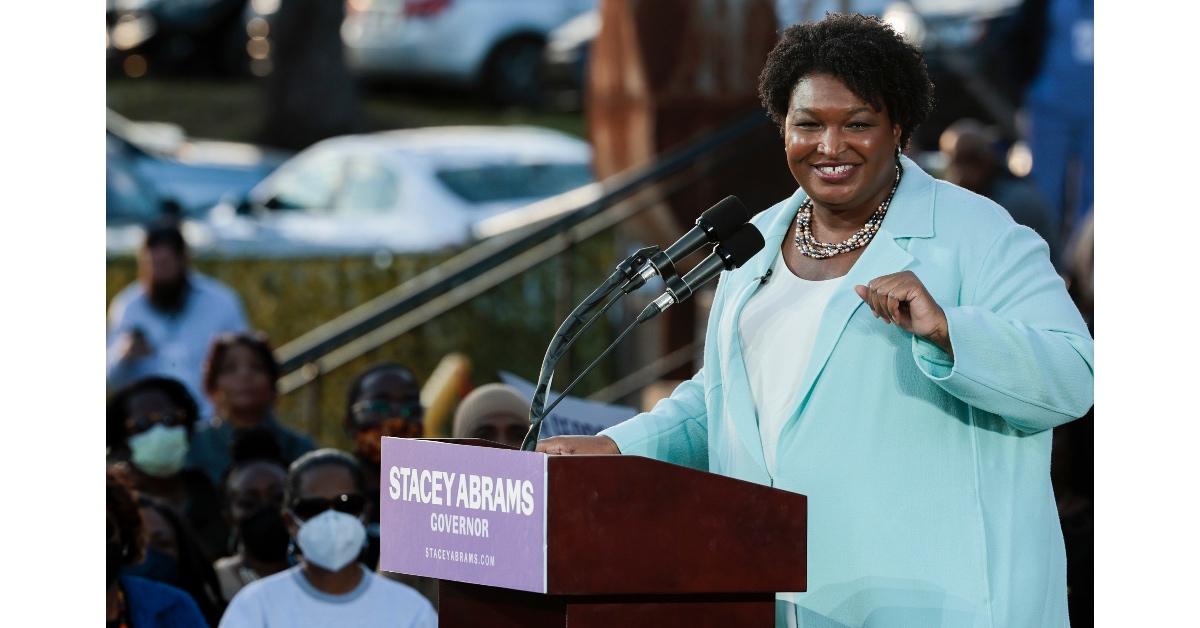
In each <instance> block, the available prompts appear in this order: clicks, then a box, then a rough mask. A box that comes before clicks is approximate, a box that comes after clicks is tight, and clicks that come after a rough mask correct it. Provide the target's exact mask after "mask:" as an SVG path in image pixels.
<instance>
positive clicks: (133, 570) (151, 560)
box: [121, 547, 179, 585]
mask: <svg viewBox="0 0 1200 628" xmlns="http://www.w3.org/2000/svg"><path fill="white" fill-rule="evenodd" d="M121 573H123V574H124V575H127V576H138V577H141V578H146V579H147V580H154V581H157V582H165V583H166V584H170V585H178V584H179V561H178V560H176V559H174V558H171V557H170V556H168V555H166V554H164V553H162V552H160V551H158V550H156V549H154V548H153V547H147V548H146V557H145V558H143V559H142V562H140V563H138V564H136V565H130V566H128V567H126V568H124V569H122V570H121Z"/></svg>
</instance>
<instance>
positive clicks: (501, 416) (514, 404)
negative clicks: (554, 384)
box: [454, 384, 529, 448]
mask: <svg viewBox="0 0 1200 628" xmlns="http://www.w3.org/2000/svg"><path fill="white" fill-rule="evenodd" d="M528 431H529V401H528V400H526V399H522V398H521V395H520V393H518V392H517V390H516V389H515V388H513V387H512V386H509V385H507V384H487V385H485V386H480V387H479V388H476V389H475V390H472V391H471V392H470V394H468V395H467V396H466V397H464V398H463V400H462V403H459V404H458V409H457V410H455V412H454V438H482V439H483V440H490V441H493V442H497V443H503V444H505V445H509V446H511V447H515V448H519V447H520V446H521V441H522V440H524V438H525V434H526V432H528Z"/></svg>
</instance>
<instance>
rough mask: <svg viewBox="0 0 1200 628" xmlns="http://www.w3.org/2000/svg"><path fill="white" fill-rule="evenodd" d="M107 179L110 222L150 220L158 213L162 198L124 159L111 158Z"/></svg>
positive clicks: (108, 219)
mask: <svg viewBox="0 0 1200 628" xmlns="http://www.w3.org/2000/svg"><path fill="white" fill-rule="evenodd" d="M104 179H105V184H106V185H105V210H106V211H105V214H106V216H107V221H108V223H109V224H110V225H119V224H129V223H136V222H146V221H148V220H152V219H154V218H155V217H157V216H158V212H159V205H158V199H156V198H155V197H154V194H153V192H151V191H150V190H149V189H147V188H146V187H145V186H144V185H142V183H141V182H140V181H138V179H137V177H136V176H135V175H134V174H133V172H131V171H130V170H129V169H127V168H126V167H124V166H123V165H122V164H121V163H120V162H118V161H114V160H109V162H108V164H107V166H106V167H105V171H104Z"/></svg>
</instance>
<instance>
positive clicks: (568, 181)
mask: <svg viewBox="0 0 1200 628" xmlns="http://www.w3.org/2000/svg"><path fill="white" fill-rule="evenodd" d="M437 178H438V180H439V181H441V182H442V184H444V185H445V186H446V187H447V188H449V189H450V191H452V192H454V193H455V194H457V195H458V196H460V197H462V198H463V199H464V200H466V201H467V202H469V203H475V204H481V203H489V202H493V201H510V200H517V199H523V198H546V197H549V196H554V195H555V194H561V193H563V192H566V191H568V190H573V189H575V188H577V187H580V186H582V185H587V184H588V183H591V182H592V181H593V178H592V171H591V168H589V167H588V165H587V164H583V163H554V164H495V165H487V166H472V167H469V168H443V169H440V170H438V172H437Z"/></svg>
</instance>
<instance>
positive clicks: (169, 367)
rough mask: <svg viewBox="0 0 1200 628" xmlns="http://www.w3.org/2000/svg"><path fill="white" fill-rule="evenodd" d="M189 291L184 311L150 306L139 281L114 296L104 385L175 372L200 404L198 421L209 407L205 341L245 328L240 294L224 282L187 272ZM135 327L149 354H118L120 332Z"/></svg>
mask: <svg viewBox="0 0 1200 628" xmlns="http://www.w3.org/2000/svg"><path fill="white" fill-rule="evenodd" d="M188 281H189V284H190V286H191V290H190V291H189V292H188V296H187V302H186V304H185V305H184V306H183V310H182V311H180V312H178V313H175V314H166V313H163V312H161V311H159V310H157V309H155V308H154V306H152V305H150V300H149V299H148V298H147V297H146V292H145V291H144V290H143V289H142V286H141V284H140V283H133V284H130V285H129V286H127V287H126V288H125V289H124V290H121V292H120V293H119V294H117V296H116V297H114V298H113V301H112V305H111V306H110V307H109V308H108V384H109V386H111V387H119V386H121V385H124V384H126V383H129V382H131V381H133V380H135V379H138V378H141V377H147V376H150V375H161V376H165V377H173V378H175V379H177V380H179V381H180V382H183V384H184V385H186V386H187V387H188V390H189V391H191V393H192V396H193V397H195V399H196V404H197V405H198V406H199V407H200V417H201V420H206V419H207V418H208V416H209V414H210V413H211V412H210V408H209V404H208V400H207V398H206V397H205V396H204V393H203V386H202V385H201V381H200V380H201V379H202V373H201V369H203V367H204V359H205V357H206V356H207V355H208V345H209V343H210V342H212V339H213V338H214V337H216V336H217V335H218V334H220V333H222V332H228V331H244V330H245V329H246V327H247V325H246V314H245V312H244V311H243V310H242V302H241V299H239V298H238V296H237V293H235V292H234V291H233V290H231V289H230V288H228V287H227V286H226V285H225V284H223V283H221V282H219V281H217V280H216V279H212V278H210V277H206V276H204V275H202V274H200V273H198V272H195V271H191V272H189V273H188ZM134 329H140V330H142V335H143V336H144V337H145V338H146V342H147V343H148V344H149V345H150V348H151V349H152V350H153V354H152V355H150V356H147V357H145V358H142V359H139V360H133V361H122V360H119V359H118V356H117V351H118V350H119V346H120V344H121V343H120V342H119V340H120V339H121V337H122V336H123V335H124V334H126V333H128V332H131V331H132V330H134Z"/></svg>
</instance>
